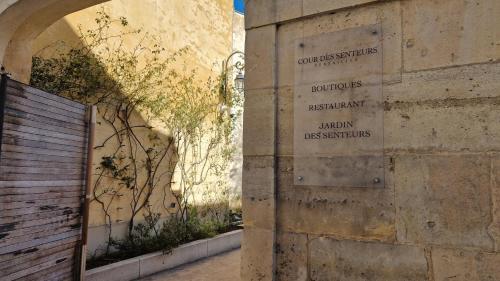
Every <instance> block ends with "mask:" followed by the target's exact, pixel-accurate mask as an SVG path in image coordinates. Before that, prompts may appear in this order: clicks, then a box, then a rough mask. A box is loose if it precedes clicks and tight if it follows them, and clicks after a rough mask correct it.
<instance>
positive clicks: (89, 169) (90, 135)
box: [80, 105, 97, 281]
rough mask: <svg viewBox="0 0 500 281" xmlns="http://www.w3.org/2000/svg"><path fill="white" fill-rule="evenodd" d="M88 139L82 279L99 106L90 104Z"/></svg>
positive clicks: (85, 255)
mask: <svg viewBox="0 0 500 281" xmlns="http://www.w3.org/2000/svg"><path fill="white" fill-rule="evenodd" d="M88 114H89V115H88V123H87V128H88V140H87V165H86V169H85V171H86V177H85V201H84V204H83V221H82V248H81V258H80V261H81V262H80V265H81V267H80V280H82V281H83V280H85V266H86V257H87V239H88V227H89V205H90V189H91V186H92V173H93V167H92V161H93V154H94V153H93V152H94V136H95V123H96V114H97V107H96V106H95V105H92V106H89V110H88Z"/></svg>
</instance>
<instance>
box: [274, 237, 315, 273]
mask: <svg viewBox="0 0 500 281" xmlns="http://www.w3.org/2000/svg"><path fill="white" fill-rule="evenodd" d="M276 240H277V247H276V280H280V281H291V280H294V281H306V280H308V279H307V278H308V276H307V235H306V234H297V233H290V232H279V233H278V234H277V237H276Z"/></svg>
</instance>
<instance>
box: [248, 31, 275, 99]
mask: <svg viewBox="0 0 500 281" xmlns="http://www.w3.org/2000/svg"><path fill="white" fill-rule="evenodd" d="M275 53H276V26H275V25H268V26H264V27H259V28H254V29H251V30H248V31H247V32H246V44H245V90H246V91H248V90H254V89H263V88H274V82H275V75H274V72H275V71H274V69H275V68H274V67H275V63H276V59H275V57H276V55H275Z"/></svg>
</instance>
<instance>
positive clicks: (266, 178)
mask: <svg viewBox="0 0 500 281" xmlns="http://www.w3.org/2000/svg"><path fill="white" fill-rule="evenodd" d="M243 161H244V162H243V188H242V193H243V200H242V201H243V202H242V203H243V213H244V214H245V215H244V216H243V223H244V224H245V226H250V227H260V228H265V229H274V227H275V211H274V209H275V199H274V197H275V196H274V157H271V156H267V157H248V156H247V157H244V160H243Z"/></svg>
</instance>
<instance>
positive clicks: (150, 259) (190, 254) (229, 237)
mask: <svg viewBox="0 0 500 281" xmlns="http://www.w3.org/2000/svg"><path fill="white" fill-rule="evenodd" d="M242 233H243V231H242V230H235V231H232V232H228V233H224V234H221V235H217V236H215V237H214V238H210V239H204V240H198V241H193V242H191V243H187V244H184V245H181V246H179V247H177V248H175V249H174V250H173V251H172V253H171V254H164V253H163V252H156V253H151V254H146V255H142V256H139V257H135V258H131V259H127V260H124V261H120V262H117V263H113V264H109V265H105V266H102V267H98V268H94V269H91V270H88V271H86V272H85V277H86V278H85V279H86V280H88V281H90V280H92V281H93V280H95V281H102V280H106V281H115V280H116V281H129V280H135V279H137V278H141V277H146V276H148V275H151V274H154V273H157V272H160V271H164V270H168V269H172V268H174V267H178V266H181V265H184V264H187V263H191V262H194V261H197V260H200V259H203V258H207V257H210V256H214V255H217V254H220V253H223V252H226V251H230V250H233V249H236V248H239V247H240V245H241V236H242Z"/></svg>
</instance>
